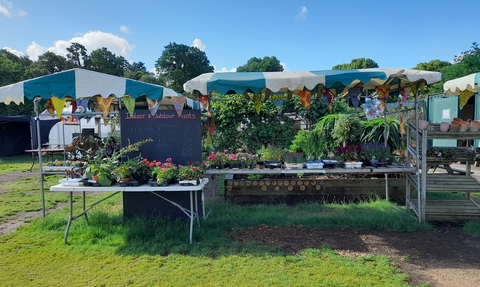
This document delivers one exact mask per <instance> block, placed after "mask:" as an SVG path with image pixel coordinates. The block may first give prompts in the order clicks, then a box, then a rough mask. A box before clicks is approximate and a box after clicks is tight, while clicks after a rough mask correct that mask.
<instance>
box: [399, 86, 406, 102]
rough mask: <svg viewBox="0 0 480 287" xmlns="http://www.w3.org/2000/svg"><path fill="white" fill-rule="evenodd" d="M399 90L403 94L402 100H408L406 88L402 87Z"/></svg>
mask: <svg viewBox="0 0 480 287" xmlns="http://www.w3.org/2000/svg"><path fill="white" fill-rule="evenodd" d="M398 92H399V93H400V95H401V97H402V102H406V101H407V99H408V94H407V92H406V91H405V89H404V88H400V89H399V90H398Z"/></svg>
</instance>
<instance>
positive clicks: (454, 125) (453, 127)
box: [450, 118, 463, 132]
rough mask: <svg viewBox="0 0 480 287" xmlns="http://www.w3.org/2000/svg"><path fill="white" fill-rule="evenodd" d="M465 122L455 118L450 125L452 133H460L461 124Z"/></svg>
mask: <svg viewBox="0 0 480 287" xmlns="http://www.w3.org/2000/svg"><path fill="white" fill-rule="evenodd" d="M462 121H463V120H462V119H460V118H454V119H453V121H452V122H451V123H450V131H451V132H458V131H460V122H462Z"/></svg>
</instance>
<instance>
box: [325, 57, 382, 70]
mask: <svg viewBox="0 0 480 287" xmlns="http://www.w3.org/2000/svg"><path fill="white" fill-rule="evenodd" d="M366 68H378V64H377V63H376V62H375V61H374V60H372V59H370V58H357V59H353V60H352V61H351V62H350V63H349V64H346V63H345V64H339V65H336V66H333V68H332V70H352V69H366Z"/></svg>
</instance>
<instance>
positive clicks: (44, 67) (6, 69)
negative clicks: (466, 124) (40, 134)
mask: <svg viewBox="0 0 480 287" xmlns="http://www.w3.org/2000/svg"><path fill="white" fill-rule="evenodd" d="M66 50H67V52H68V53H67V54H66V57H63V56H61V55H57V54H55V53H53V52H46V53H44V54H43V55H41V56H39V57H38V60H37V61H32V60H30V59H29V58H28V56H20V57H19V56H17V55H15V54H13V53H11V52H9V51H7V50H5V49H2V50H0V86H5V85H9V84H13V83H16V82H20V81H24V80H28V79H32V78H36V77H40V76H45V75H49V74H53V73H57V72H60V71H64V70H68V69H72V68H82V69H87V70H92V71H96V72H101V73H105V74H110V75H115V76H120V77H125V78H130V79H134V80H138V81H143V82H148V83H152V84H157V85H162V86H166V87H169V88H171V89H173V90H175V91H177V92H179V93H183V92H184V91H183V83H185V82H186V81H188V80H190V79H192V78H194V77H196V76H198V75H200V74H203V73H208V72H213V71H214V68H213V66H211V65H210V61H209V60H208V58H207V55H206V54H205V52H203V51H201V50H199V49H198V48H196V47H193V46H187V45H184V44H177V43H170V44H168V45H167V46H165V50H164V51H163V52H162V54H161V56H160V57H159V58H158V60H157V61H156V62H155V73H152V72H149V71H147V69H146V67H145V64H144V63H143V62H141V61H140V62H132V63H129V62H128V61H127V60H126V59H125V58H124V57H122V56H118V55H115V54H114V53H112V52H111V51H109V50H108V49H107V48H105V47H103V48H100V49H96V50H93V51H91V52H90V53H89V52H88V51H87V49H86V48H85V46H83V45H81V44H79V43H72V44H71V45H70V46H69V47H67V49H66ZM363 68H378V64H377V63H376V62H375V61H374V60H372V59H369V58H357V59H352V60H351V62H350V63H343V64H338V65H335V66H334V67H332V69H333V70H346V69H363ZM413 69H419V70H427V71H437V72H441V73H443V75H444V77H443V80H442V82H440V83H437V84H434V85H432V86H430V87H428V88H427V90H426V91H425V92H426V93H440V92H442V91H443V88H442V87H443V83H444V82H445V81H448V80H451V79H454V78H458V77H462V76H465V75H468V74H471V73H475V72H479V71H480V48H479V47H478V44H477V43H476V42H473V43H472V46H471V47H470V48H469V49H468V50H466V51H464V52H460V53H459V54H458V55H455V56H454V58H453V60H452V61H451V62H448V61H441V60H438V59H436V60H431V61H429V62H422V63H419V64H417V65H416V66H415V67H414V68H413ZM237 71H238V72H273V71H283V66H282V65H281V63H280V61H279V60H278V59H277V58H276V57H275V56H270V57H269V56H266V57H264V58H257V57H252V58H250V59H249V60H248V61H247V63H246V64H245V65H242V66H239V67H238V68H237ZM32 107H33V105H32V104H31V103H25V105H23V104H21V105H18V106H17V105H14V104H12V105H10V106H8V108H7V107H6V106H5V105H4V104H3V103H1V104H0V115H22V114H27V115H29V114H32V112H33V108H32Z"/></svg>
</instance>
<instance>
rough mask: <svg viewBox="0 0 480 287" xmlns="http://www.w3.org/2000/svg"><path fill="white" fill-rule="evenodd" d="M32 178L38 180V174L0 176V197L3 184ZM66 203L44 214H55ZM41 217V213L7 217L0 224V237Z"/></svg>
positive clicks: (59, 204)
mask: <svg viewBox="0 0 480 287" xmlns="http://www.w3.org/2000/svg"><path fill="white" fill-rule="evenodd" d="M29 177H34V178H39V174H38V172H28V171H27V172H24V171H14V172H10V173H7V174H1V175H0V196H2V195H3V194H4V193H5V189H4V188H2V186H3V183H5V182H10V181H17V180H22V179H25V178H29ZM67 204H68V203H63V202H59V203H57V204H56V205H55V207H53V208H51V209H48V210H46V211H45V212H55V211H57V210H60V209H62V208H64V207H65V206H67ZM40 216H42V211H41V210H39V211H21V212H17V213H16V214H14V215H10V216H7V217H6V219H5V221H3V222H0V236H1V235H5V234H8V233H10V232H14V231H16V230H17V229H18V228H19V227H20V226H22V225H25V224H27V223H28V221H29V220H30V219H32V218H36V217H40Z"/></svg>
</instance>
